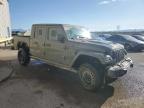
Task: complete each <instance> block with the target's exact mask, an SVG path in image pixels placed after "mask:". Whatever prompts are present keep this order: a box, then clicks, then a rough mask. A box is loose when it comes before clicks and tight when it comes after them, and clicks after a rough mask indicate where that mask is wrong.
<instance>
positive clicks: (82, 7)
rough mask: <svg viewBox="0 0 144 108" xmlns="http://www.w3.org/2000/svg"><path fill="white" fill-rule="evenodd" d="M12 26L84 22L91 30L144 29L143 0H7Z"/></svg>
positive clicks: (82, 23)
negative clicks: (118, 27) (118, 26)
mask: <svg viewBox="0 0 144 108" xmlns="http://www.w3.org/2000/svg"><path fill="white" fill-rule="evenodd" d="M9 1H10V11H11V19H12V27H13V29H14V28H15V29H17V28H20V29H30V27H31V25H32V24H34V23H64V24H76V25H83V26H86V27H87V28H89V29H90V30H92V31H94V30H96V31H103V30H105V31H107V30H116V26H117V25H120V29H144V0H9Z"/></svg>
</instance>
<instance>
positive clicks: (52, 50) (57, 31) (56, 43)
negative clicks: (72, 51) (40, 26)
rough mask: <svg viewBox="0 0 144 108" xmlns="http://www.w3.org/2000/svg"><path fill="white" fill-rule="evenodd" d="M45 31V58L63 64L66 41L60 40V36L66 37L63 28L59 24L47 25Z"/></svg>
mask: <svg viewBox="0 0 144 108" xmlns="http://www.w3.org/2000/svg"><path fill="white" fill-rule="evenodd" d="M47 31H48V32H47V36H46V40H45V57H46V59H47V60H48V61H50V62H53V63H56V64H61V65H62V64H65V54H66V51H65V50H66V49H65V45H66V42H61V41H60V38H62V37H64V38H66V36H65V33H64V30H63V29H62V27H61V26H49V27H47Z"/></svg>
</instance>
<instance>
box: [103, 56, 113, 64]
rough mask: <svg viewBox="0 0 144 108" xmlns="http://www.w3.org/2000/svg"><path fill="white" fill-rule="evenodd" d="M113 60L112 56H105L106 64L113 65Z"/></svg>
mask: <svg viewBox="0 0 144 108" xmlns="http://www.w3.org/2000/svg"><path fill="white" fill-rule="evenodd" d="M112 60H113V58H112V57H111V56H110V55H106V56H105V62H106V63H111V62H112Z"/></svg>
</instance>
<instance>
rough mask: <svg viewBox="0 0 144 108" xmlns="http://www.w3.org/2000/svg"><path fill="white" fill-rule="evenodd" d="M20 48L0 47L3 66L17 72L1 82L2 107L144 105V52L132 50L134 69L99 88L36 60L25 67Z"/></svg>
mask: <svg viewBox="0 0 144 108" xmlns="http://www.w3.org/2000/svg"><path fill="white" fill-rule="evenodd" d="M16 54H17V51H11V50H0V66H3V65H5V66H6V65H7V64H8V63H9V62H11V63H12V65H13V67H14V72H15V73H14V75H13V76H12V77H11V79H9V80H7V81H6V82H3V83H0V108H100V107H102V108H143V106H144V53H130V54H129V56H131V57H132V58H133V61H134V63H135V66H134V69H133V70H132V71H129V72H128V74H127V75H125V76H123V77H122V78H120V79H118V80H117V81H115V82H114V83H112V84H111V85H109V86H107V87H105V88H102V89H100V90H99V91H98V92H88V91H85V90H84V89H83V88H82V87H81V86H80V84H79V82H78V77H77V75H75V74H73V73H69V72H67V71H64V70H59V69H55V68H53V67H50V66H48V65H46V64H44V63H42V62H39V61H36V60H33V61H32V62H31V64H30V65H29V66H28V67H22V66H20V65H19V64H18V62H17V60H16Z"/></svg>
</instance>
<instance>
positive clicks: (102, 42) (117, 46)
mask: <svg viewBox="0 0 144 108" xmlns="http://www.w3.org/2000/svg"><path fill="white" fill-rule="evenodd" d="M87 41H88V42H89V44H95V45H101V46H103V47H106V48H108V49H112V50H118V49H123V48H124V46H123V45H121V44H118V43H113V42H110V41H106V40H87Z"/></svg>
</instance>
